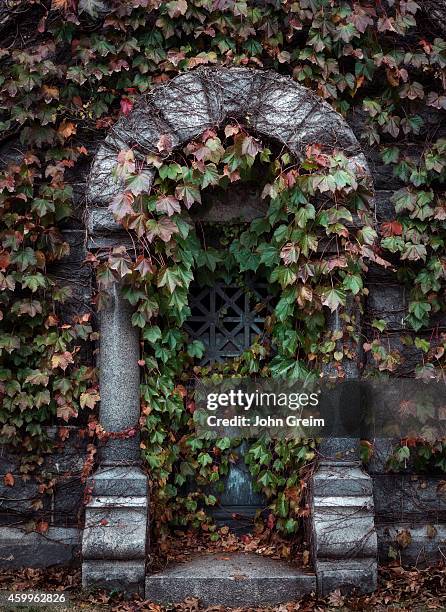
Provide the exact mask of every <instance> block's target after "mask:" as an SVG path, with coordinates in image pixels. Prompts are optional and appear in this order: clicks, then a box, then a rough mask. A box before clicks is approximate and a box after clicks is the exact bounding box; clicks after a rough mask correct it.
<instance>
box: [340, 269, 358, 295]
mask: <svg viewBox="0 0 446 612" xmlns="http://www.w3.org/2000/svg"><path fill="white" fill-rule="evenodd" d="M342 285H343V287H344V289H348V290H350V291H351V292H352V293H353V295H357V294H358V293H359V292H360V291H361V289H362V288H363V282H362V278H361V277H360V276H357V275H356V274H349V275H347V276H346V277H345V278H344V280H343V283H342Z"/></svg>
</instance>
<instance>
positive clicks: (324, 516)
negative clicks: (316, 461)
mask: <svg viewBox="0 0 446 612" xmlns="http://www.w3.org/2000/svg"><path fill="white" fill-rule="evenodd" d="M311 491H312V500H311V506H312V517H311V527H312V533H311V538H312V550H313V560H314V566H315V571H316V577H317V585H318V592H319V594H320V595H322V596H325V595H327V594H328V593H330V592H331V591H333V590H335V589H340V590H341V591H342V592H348V591H351V590H353V589H356V590H357V591H359V592H360V593H370V592H372V591H374V590H375V589H376V582H377V554H378V546H377V537H376V530H375V521H374V518H375V517H374V504H373V487H372V479H371V478H370V476H369V475H368V474H366V473H365V472H364V471H363V470H362V469H361V467H360V465H359V462H354V461H351V462H342V461H326V462H325V461H324V462H323V463H321V465H320V466H319V468H318V470H317V471H316V472H315V474H314V476H313V480H312V486H311Z"/></svg>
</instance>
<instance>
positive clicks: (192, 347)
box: [187, 340, 205, 359]
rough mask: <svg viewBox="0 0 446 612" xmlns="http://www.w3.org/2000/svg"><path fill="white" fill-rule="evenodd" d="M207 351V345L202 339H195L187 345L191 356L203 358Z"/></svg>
mask: <svg viewBox="0 0 446 612" xmlns="http://www.w3.org/2000/svg"><path fill="white" fill-rule="evenodd" d="M204 352H205V346H204V344H203V342H200V340H194V341H193V342H191V343H190V344H189V345H188V347H187V354H188V355H189V357H196V358H197V359H201V358H202V357H203V355H204Z"/></svg>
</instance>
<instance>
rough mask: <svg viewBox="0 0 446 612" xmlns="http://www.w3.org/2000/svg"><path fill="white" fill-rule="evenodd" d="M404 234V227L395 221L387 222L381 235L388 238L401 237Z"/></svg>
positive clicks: (382, 225) (383, 225)
mask: <svg viewBox="0 0 446 612" xmlns="http://www.w3.org/2000/svg"><path fill="white" fill-rule="evenodd" d="M402 233H403V226H402V225H401V223H400V222H399V221H396V220H395V219H394V220H393V221H385V222H384V223H382V224H381V234H382V235H383V236H385V237H386V238H389V237H390V236H401V234H402Z"/></svg>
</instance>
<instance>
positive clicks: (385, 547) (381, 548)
mask: <svg viewBox="0 0 446 612" xmlns="http://www.w3.org/2000/svg"><path fill="white" fill-rule="evenodd" d="M376 530H377V534H378V552H379V558H380V560H381V561H383V562H385V561H388V560H389V559H394V558H395V556H396V557H397V558H399V559H401V561H402V562H403V563H405V564H409V565H418V566H420V565H433V564H435V563H438V562H439V561H442V560H443V559H444V555H445V554H446V525H445V524H444V523H440V524H439V523H426V522H420V523H415V522H393V523H392V524H379V523H378V524H377V526H376ZM407 534H409V537H408V535H407ZM399 542H404V546H401V545H400V543H399Z"/></svg>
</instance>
